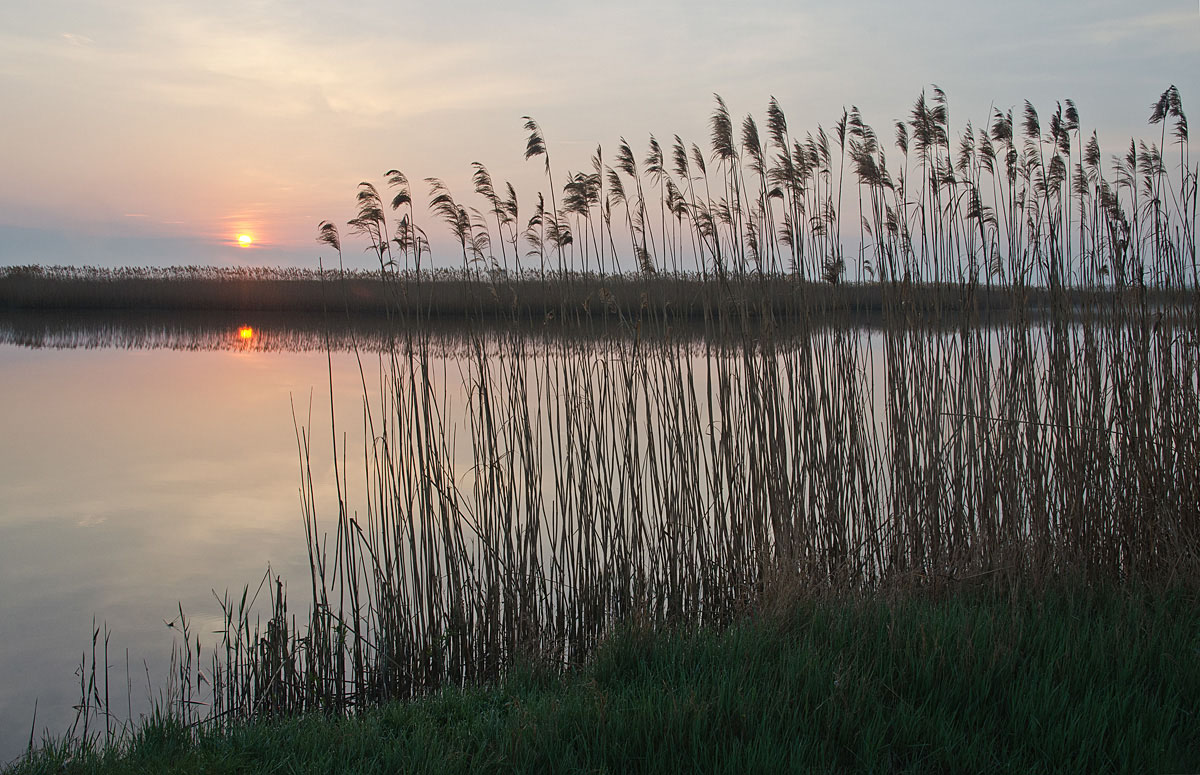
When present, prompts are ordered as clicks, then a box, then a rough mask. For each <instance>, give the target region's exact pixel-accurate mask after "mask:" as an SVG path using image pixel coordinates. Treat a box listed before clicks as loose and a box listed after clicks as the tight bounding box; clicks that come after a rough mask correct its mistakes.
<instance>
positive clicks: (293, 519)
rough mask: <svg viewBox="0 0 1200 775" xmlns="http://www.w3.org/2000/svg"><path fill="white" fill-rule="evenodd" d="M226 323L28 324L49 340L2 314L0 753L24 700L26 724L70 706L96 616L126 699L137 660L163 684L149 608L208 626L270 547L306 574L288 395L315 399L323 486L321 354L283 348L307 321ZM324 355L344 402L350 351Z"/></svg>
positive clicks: (15, 734) (20, 720)
mask: <svg viewBox="0 0 1200 775" xmlns="http://www.w3.org/2000/svg"><path fill="white" fill-rule="evenodd" d="M239 328H240V327H239V326H238V325H237V324H236V323H230V322H224V323H222V322H219V321H218V322H210V324H209V326H208V328H207V329H204V330H202V331H197V330H195V329H194V328H193V329H190V330H189V331H170V330H166V329H164V328H163V327H162V326H158V327H154V326H151V327H150V329H151V330H150V332H148V331H147V330H146V329H145V328H143V329H140V330H139V329H138V328H136V327H124V328H120V327H118V329H116V330H117V331H119V332H123V333H122V334H121V335H118V336H115V337H114V336H113V335H112V334H113V331H112V330H108V331H107V333H106V332H105V329H103V328H100V329H97V328H96V327H95V326H90V327H87V326H85V327H82V328H81V327H76V328H70V327H59V328H57V329H55V330H51V327H46V328H44V329H43V330H42V331H41V335H40V336H39V337H35V338H34V339H33V340H29V339H28V337H26V339H25V340H24V341H26V342H27V343H28V344H33V345H49V346H48V347H46V346H41V347H35V346H25V345H23V344H15V343H14V341H22V339H21V337H22V336H25V335H27V334H29V330H28V329H22V330H20V331H16V333H14V331H15V327H13V326H9V327H8V328H7V329H0V396H2V397H3V400H2V401H0V438H2V439H3V444H0V590H2V592H0V760H2V761H7V760H9V759H11V758H12V757H14V756H15V755H17V754H18V753H19V752H20V751H21V750H22V749H23V747H24V745H25V743H26V741H27V739H28V736H29V731H30V725H31V721H32V720H33V710H34V702H35V700H36V701H37V727H38V729H39V730H41V729H42V728H48V729H49V730H50V731H52V732H55V733H61V732H62V731H64V730H65V729H66V728H67V727H68V726H69V724H70V723H71V721H72V720H73V719H74V711H72V710H71V706H72V705H73V704H74V703H75V702H76V701H77V700H78V698H79V695H80V689H79V677H78V676H77V675H76V671H77V669H78V667H79V664H80V658H81V655H82V653H83V651H84V650H85V649H87V650H88V651H90V648H91V637H92V630H91V626H92V618H93V616H94V617H95V618H96V621H97V626H98V627H102V626H104V625H107V627H108V629H109V630H110V631H111V637H110V640H109V658H108V663H109V666H110V670H109V677H110V681H111V682H112V690H111V694H110V698H111V700H112V703H113V705H116V706H118V707H120V708H121V709H122V710H124V709H126V708H127V707H128V706H129V705H132V707H133V712H134V714H135V715H136V714H137V713H138V712H139V710H140V709H144V708H145V707H146V705H147V697H148V689H147V683H148V682H147V672H149V676H150V680H149V683H151V684H152V685H153V686H154V691H155V692H157V691H158V688H159V687H160V686H161V685H162V684H163V681H162V680H161V679H162V676H163V675H164V674H165V671H166V668H167V664H168V660H169V655H170V650H171V644H172V639H173V630H171V629H169V628H168V627H167V626H166V624H165V623H164V621H165V620H172V619H174V618H176V617H177V616H178V610H179V607H180V606H182V607H183V610H184V612H185V613H186V614H188V616H189V618H190V619H191V620H192V627H193V631H197V632H205V631H210V630H212V629H214V627H215V625H216V623H217V618H216V615H217V614H218V613H219V609H218V608H217V605H216V602H215V600H214V598H213V595H212V590H214V589H215V590H216V591H218V592H222V593H223V592H224V591H225V590H226V589H227V588H228V589H230V590H233V591H237V592H239V593H240V590H241V588H242V586H243V585H244V584H247V583H249V584H251V586H252V589H253V586H254V585H256V584H257V583H258V581H259V580H260V579H261V578H262V577H263V574H264V572H265V571H266V569H267V567H268V565H270V567H271V570H272V571H273V572H274V573H277V574H280V575H282V576H283V578H284V579H285V580H290V581H291V582H292V583H293V584H297V583H298V584H300V585H301V588H302V587H303V585H304V584H305V583H306V582H307V579H308V565H307V559H306V554H305V545H304V535H303V530H302V527H301V517H300V499H299V495H298V487H299V482H300V477H299V457H298V453H297V446H296V434H295V427H294V425H293V417H292V405H293V402H294V404H295V408H296V413H297V416H298V417H299V419H300V422H301V424H306V423H307V421H308V418H307V415H308V412H309V405H310V399H311V406H312V415H313V420H312V422H313V426H314V429H315V432H314V434H313V435H314V439H313V449H312V464H313V469H314V470H313V478H314V481H315V482H316V483H317V485H318V486H319V487H320V486H321V485H322V483H328V487H327V488H325V491H324V492H321V491H319V492H318V493H317V494H318V498H319V499H320V501H324V502H326V503H328V501H329V499H332V498H333V497H334V496H333V494H332V492H331V491H330V490H331V488H332V487H333V474H332V462H331V454H330V441H329V438H330V433H329V426H328V419H327V418H328V415H329V383H328V379H329V377H328V373H327V364H326V355H325V353H324V352H323V351H319V350H311V349H310V350H308V351H300V352H297V351H293V350H289V349H279V347H280V345H279V342H281V341H282V342H285V343H290V345H291V346H292V347H301V346H303V341H304V337H299V336H296V335H290V336H284V335H283V334H282V333H280V332H279V330H278V329H277V330H276V331H275V333H274V334H272V331H271V330H270V329H269V328H262V327H260V328H257V329H256V330H255V331H254V332H253V334H251V335H250V336H249V337H248V338H243V336H244V335H243V334H239ZM122 337H123V338H122ZM148 337H149V338H148ZM309 339H310V340H311V337H309ZM272 343H275V347H272V348H271V349H268V350H265V351H264V350H262V349H258V348H260V347H262V346H264V345H266V346H270V345H271V344H272ZM114 345H115V346H114ZM130 345H143V347H140V348H139V347H134V348H132V349H131V348H130V347H129V346H130ZM166 347H176V348H184V349H167V348H166ZM222 348H226V349H222ZM229 348H232V349H229ZM332 360H333V372H334V373H333V380H334V387H335V394H336V395H337V397H338V404H339V406H338V410H339V413H342V414H343V415H344V416H346V417H350V418H353V417H354V416H355V415H356V413H357V407H358V406H359V404H360V403H361V393H362V389H361V385H360V378H359V375H358V369H357V366H356V364H355V360H354V358H353V356H352V355H349V354H347V353H345V352H341V353H337V352H335V353H334V354H333V359H332ZM359 443H361V442H359ZM352 444H353V442H352ZM360 454H361V453H360ZM355 475H356V469H355V467H354V466H350V467H349V476H350V485H351V488H352V490H353V488H354V486H355V482H354V479H355ZM358 476H360V477H361V473H358ZM320 501H319V502H320ZM351 506H352V507H353V506H354V503H353V501H352V502H351ZM126 649H128V653H129V676H128V679H127V673H126ZM101 661H102V658H101ZM130 684H131V685H132V691H131V692H130V691H129V690H128V686H129V685H130ZM127 693H128V694H130V695H131V697H130V698H129V700H128V701H127V698H126V695H127ZM118 698H119V699H118ZM39 736H40V731H39Z"/></svg>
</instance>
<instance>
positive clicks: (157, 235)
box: [0, 0, 1200, 268]
mask: <svg viewBox="0 0 1200 775" xmlns="http://www.w3.org/2000/svg"><path fill="white" fill-rule="evenodd" d="M933 84H937V85H938V86H940V87H941V88H943V89H944V90H945V91H946V92H947V94H948V96H949V99H950V112H951V116H950V117H951V123H952V125H953V127H954V128H955V129H956V130H957V129H960V128H961V127H962V126H963V125H964V124H965V122H966V121H967V120H971V121H973V122H974V123H975V125H976V126H979V125H983V124H986V123H987V120H988V116H989V115H990V112H991V109H992V107H1000V108H1003V109H1007V108H1009V107H1016V108H1018V111H1019V109H1020V107H1021V106H1022V105H1023V103H1024V101H1025V100H1026V99H1028V100H1030V101H1031V102H1032V103H1033V104H1034V105H1035V106H1037V107H1038V109H1039V110H1041V111H1043V113H1045V112H1049V111H1052V110H1053V109H1054V104H1055V101H1057V100H1064V99H1067V98H1071V99H1073V100H1074V101H1075V102H1076V104H1077V105H1078V107H1079V111H1080V116H1081V120H1082V124H1083V126H1084V128H1085V131H1090V130H1092V129H1095V130H1097V131H1098V132H1099V136H1100V142H1101V146H1102V148H1103V149H1104V152H1105V155H1106V157H1107V156H1108V155H1110V154H1111V153H1115V152H1117V151H1118V150H1121V149H1123V148H1124V147H1125V146H1127V144H1128V141H1129V138H1130V137H1131V136H1138V137H1145V138H1148V139H1149V138H1151V137H1153V138H1155V139H1157V135H1158V132H1157V131H1156V130H1151V129H1149V128H1148V126H1147V124H1146V118H1147V116H1148V115H1149V112H1150V105H1151V103H1152V102H1154V101H1155V100H1156V99H1157V97H1158V95H1159V94H1160V93H1161V92H1162V91H1163V90H1164V89H1165V88H1166V87H1167V86H1169V85H1171V84H1175V85H1176V86H1177V87H1178V88H1179V90H1180V92H1181V94H1182V97H1183V103H1184V108H1185V110H1187V109H1189V108H1190V109H1192V110H1193V112H1195V111H1196V110H1198V109H1200V5H1198V0H1147V1H1146V2H1140V3H1134V2H1128V0H1126V1H1125V2H1113V1H1112V0H1098V1H1097V2H1088V3H1083V2H1062V1H1061V0H1043V1H1042V2H1031V1H1029V0H1013V1H1012V2H1006V3H995V2H986V3H984V2H971V1H969V0H955V1H954V2H949V1H947V0H909V2H903V3H901V2H895V1H894V0H888V1H887V2H877V1H876V0H846V1H845V2H805V1H803V0H794V1H793V2H766V1H764V0H744V2H741V3H736V4H735V3H727V2H726V3H715V2H708V0H702V1H694V2H677V1H676V0H670V1H665V2H623V1H619V2H612V3H582V2H574V1H573V0H560V2H554V3H548V2H532V1H531V0H512V1H511V2H504V3H496V2H491V1H490V0H488V1H487V2H482V1H480V0H447V2H441V3H416V2H411V0H407V1H405V2H394V1H393V2H381V1H380V0H360V1H359V2H357V3H355V4H353V5H349V4H346V5H343V4H339V3H328V2H322V3H317V2H312V1H311V0H208V1H206V2H191V3H182V2H171V0H145V1H140V0H126V1H125V2H109V1H107V0H97V1H95V2H81V1H79V0H70V1H64V0H38V1H36V2H34V1H33V0H12V1H11V2H6V3H4V4H3V5H2V6H0V104H2V105H3V106H4V108H3V112H2V113H0V265H17V264H30V263H37V264H44V265H54V264H71V265H98V266H122V265H183V264H201V265H217V266H228V265H236V264H253V265H261V266H276V265H281V266H299V267H313V268H315V266H316V264H317V261H318V259H323V260H325V261H326V262H328V261H329V260H330V256H329V255H328V253H329V251H328V248H326V247H325V246H322V245H318V244H317V242H316V240H315V237H316V230H317V224H318V223H319V222H320V221H322V220H330V221H333V222H336V223H338V224H344V223H345V221H346V220H348V219H349V218H352V217H353V216H354V212H355V205H354V195H355V192H356V187H357V185H358V183H359V182H360V181H371V182H373V183H375V184H376V185H378V186H380V188H381V189H382V188H383V182H384V173H385V171H387V170H389V169H393V168H396V169H400V170H402V171H404V172H405V173H406V174H407V175H408V177H409V179H410V180H412V181H414V183H415V184H416V185H415V187H416V188H417V191H418V193H424V191H425V185H424V184H423V183H422V182H421V181H422V179H423V178H426V177H429V176H436V177H439V178H442V179H444V180H445V181H446V183H447V185H448V186H449V188H450V190H451V191H452V192H453V193H454V194H455V195H456V196H457V197H458V198H459V199H460V201H462V202H464V203H466V204H473V205H475V206H480V207H481V206H482V202H476V201H474V200H475V199H476V197H475V196H474V194H473V193H472V191H471V187H470V175H471V169H470V164H471V162H474V161H479V162H483V163H484V164H486V165H487V166H488V168H489V169H490V170H491V173H492V175H493V177H494V178H496V179H497V180H498V181H503V180H511V181H512V182H513V183H514V185H515V186H516V188H517V191H518V194H519V196H520V197H521V200H522V202H523V204H525V205H528V204H529V203H531V202H532V201H533V200H534V199H535V198H536V193H537V191H538V190H545V184H544V182H543V177H542V175H543V168H542V165H541V162H540V161H539V160H533V161H526V160H525V158H524V148H525V138H526V133H525V131H524V129H523V126H522V125H523V121H522V117H523V116H526V115H529V116H533V117H534V118H536V119H537V120H538V122H539V123H540V124H541V126H542V128H543V130H544V132H545V135H546V139H547V142H548V145H549V150H550V154H551V159H552V161H553V163H554V166H555V169H556V170H558V171H559V173H558V174H560V175H561V178H560V179H559V181H556V182H558V183H559V185H560V186H561V182H560V181H561V180H565V178H566V172H567V171H569V170H580V169H584V168H586V167H587V165H588V159H589V158H590V156H591V154H592V153H593V152H594V150H595V148H596V146H597V145H601V146H603V147H604V148H605V149H606V153H607V154H608V157H609V158H611V155H612V150H614V149H615V147H616V144H617V142H618V141H619V139H620V138H622V137H624V138H626V139H628V140H629V142H630V143H631V145H632V146H633V147H634V149H635V152H637V153H638V155H639V157H641V156H643V155H644V153H645V150H646V148H647V139H648V137H649V135H650V134H651V133H653V134H654V135H655V136H657V137H658V138H659V139H660V140H664V141H669V140H670V138H671V137H672V136H673V135H674V134H680V135H682V137H683V138H684V139H685V140H686V141H688V142H689V143H690V142H697V143H699V144H701V146H702V147H706V141H707V137H708V129H707V120H708V117H709V115H710V114H711V112H712V109H713V105H714V102H713V94H714V93H718V94H720V95H721V96H722V97H723V98H724V99H725V101H726V102H727V103H728V105H729V108H730V110H731V112H732V113H733V115H734V117H735V120H737V119H738V118H739V117H740V116H742V115H745V114H746V113H753V114H754V115H755V116H756V118H757V119H758V120H759V123H760V125H762V124H764V123H765V117H764V116H765V109H766V106H767V103H768V100H769V99H770V98H771V97H772V96H774V97H776V98H777V99H778V100H779V102H780V104H781V106H782V107H783V109H784V111H785V112H786V114H787V116H788V121H789V125H790V127H791V128H792V132H793V135H795V134H798V133H803V132H805V131H815V130H816V127H817V125H818V124H821V125H824V126H825V127H827V128H828V127H830V126H831V125H832V124H833V123H834V122H836V121H837V119H838V118H840V116H841V113H842V109H843V108H848V107H850V106H858V107H859V108H860V109H861V110H862V112H863V115H864V118H865V119H866V120H867V121H868V122H869V123H872V124H873V125H875V126H876V127H877V128H878V129H880V135H881V136H883V137H890V136H891V134H892V133H891V131H890V130H889V129H888V128H889V127H891V126H892V124H893V122H894V120H896V119H899V118H905V117H906V116H907V114H908V111H909V109H910V108H911V105H912V103H913V102H914V101H915V99H916V98H917V96H918V95H919V94H920V92H921V90H922V89H929V88H931V87H932V85H933ZM665 144H666V142H664V145H665ZM425 225H426V227H427V230H428V231H429V232H430V235H431V237H433V238H434V247H435V251H436V253H437V255H435V259H434V260H435V263H438V264H443V265H455V263H456V260H455V259H456V252H457V251H456V248H451V243H450V238H449V236H448V235H443V234H442V233H441V232H442V231H444V230H443V229H438V228H437V225H436V224H435V223H433V222H432V218H431V217H430V218H429V220H428V221H427V222H426V223H425ZM344 232H345V228H344V226H343V233H344ZM240 234H248V235H251V236H252V238H253V240H254V242H253V243H252V244H251V245H250V246H249V247H239V246H238V244H237V237H238V235H240ZM362 247H364V244H361V243H358V242H355V241H353V240H351V239H349V238H347V239H346V251H345V253H346V260H347V263H348V264H349V265H351V266H361V267H370V266H371V265H372V261H373V259H372V258H371V257H370V256H369V255H367V254H366V253H364V252H362V250H361V248H362Z"/></svg>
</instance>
